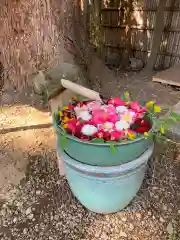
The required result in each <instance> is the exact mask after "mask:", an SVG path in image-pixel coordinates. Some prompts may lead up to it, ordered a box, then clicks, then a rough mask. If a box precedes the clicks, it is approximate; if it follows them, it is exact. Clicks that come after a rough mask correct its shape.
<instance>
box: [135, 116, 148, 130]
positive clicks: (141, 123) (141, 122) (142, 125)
mask: <svg viewBox="0 0 180 240" xmlns="http://www.w3.org/2000/svg"><path fill="white" fill-rule="evenodd" d="M134 124H135V125H137V127H136V128H135V129H134V131H135V132H137V133H144V132H148V131H149V130H150V129H151V124H150V122H149V121H147V120H145V119H137V120H136V121H135V122H134Z"/></svg>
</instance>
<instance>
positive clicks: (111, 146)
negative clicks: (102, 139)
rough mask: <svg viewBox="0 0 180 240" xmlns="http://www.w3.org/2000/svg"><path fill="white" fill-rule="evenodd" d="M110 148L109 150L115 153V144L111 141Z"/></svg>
mask: <svg viewBox="0 0 180 240" xmlns="http://www.w3.org/2000/svg"><path fill="white" fill-rule="evenodd" d="M110 150H111V152H112V153H113V154H115V153H116V152H117V150H116V148H115V146H114V144H113V143H111V144H110Z"/></svg>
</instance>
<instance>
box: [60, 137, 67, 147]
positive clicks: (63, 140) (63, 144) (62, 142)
mask: <svg viewBox="0 0 180 240" xmlns="http://www.w3.org/2000/svg"><path fill="white" fill-rule="evenodd" d="M60 144H61V148H62V150H63V151H64V149H65V147H66V145H67V136H66V134H64V135H62V136H61V138H60Z"/></svg>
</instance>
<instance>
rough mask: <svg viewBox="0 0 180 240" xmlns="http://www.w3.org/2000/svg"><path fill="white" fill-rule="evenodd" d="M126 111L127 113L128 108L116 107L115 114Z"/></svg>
mask: <svg viewBox="0 0 180 240" xmlns="http://www.w3.org/2000/svg"><path fill="white" fill-rule="evenodd" d="M127 111H128V108H127V107H125V106H118V107H116V113H124V112H127Z"/></svg>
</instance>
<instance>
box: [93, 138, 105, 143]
mask: <svg viewBox="0 0 180 240" xmlns="http://www.w3.org/2000/svg"><path fill="white" fill-rule="evenodd" d="M91 142H93V143H104V139H103V138H93V139H92V140H91Z"/></svg>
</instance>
